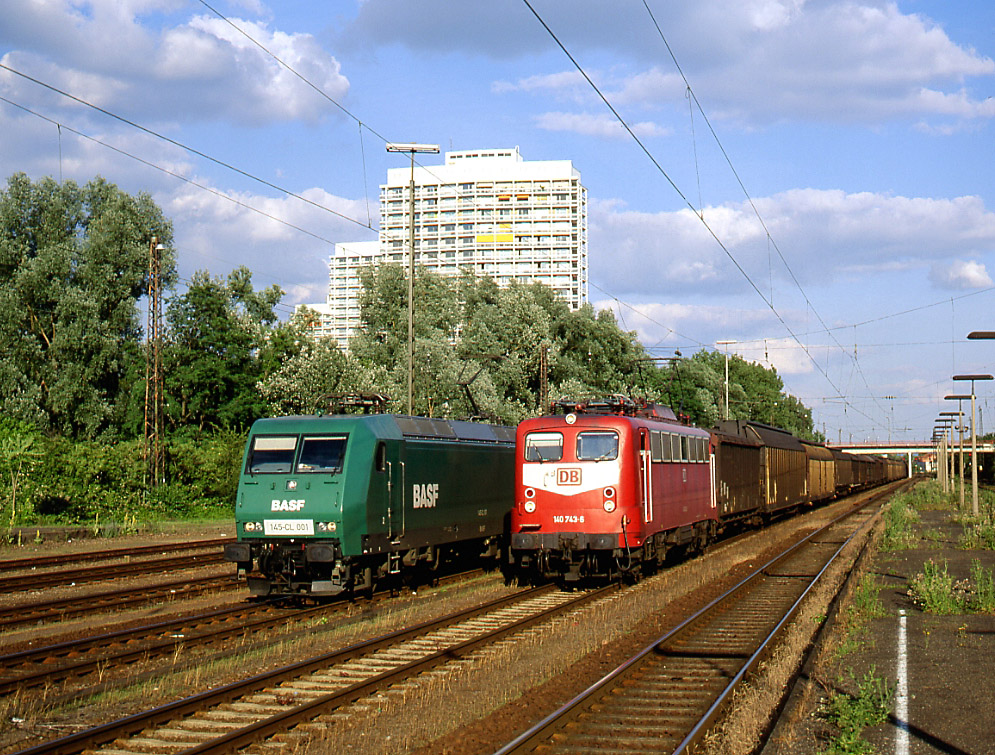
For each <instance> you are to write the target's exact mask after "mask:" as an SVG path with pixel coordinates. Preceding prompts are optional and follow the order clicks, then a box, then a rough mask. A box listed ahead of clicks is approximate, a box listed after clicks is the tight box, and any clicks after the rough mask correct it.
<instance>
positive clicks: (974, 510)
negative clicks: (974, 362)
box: [953, 331, 992, 517]
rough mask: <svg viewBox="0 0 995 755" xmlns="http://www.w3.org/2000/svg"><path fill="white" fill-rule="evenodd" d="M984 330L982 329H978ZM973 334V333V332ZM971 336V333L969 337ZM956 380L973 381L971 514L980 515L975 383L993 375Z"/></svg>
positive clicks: (955, 378) (960, 376)
mask: <svg viewBox="0 0 995 755" xmlns="http://www.w3.org/2000/svg"><path fill="white" fill-rule="evenodd" d="M976 332H982V331H976ZM971 335H973V334H971ZM970 337H971V336H970V335H969V336H968V338H970ZM953 379H954V380H965V381H966V380H970V381H971V515H972V516H974V517H977V516H978V438H977V435H976V434H975V432H974V405H975V398H974V397H975V395H976V394H975V392H974V383H975V381H978V380H991V379H992V376H991V375H954V378H953Z"/></svg>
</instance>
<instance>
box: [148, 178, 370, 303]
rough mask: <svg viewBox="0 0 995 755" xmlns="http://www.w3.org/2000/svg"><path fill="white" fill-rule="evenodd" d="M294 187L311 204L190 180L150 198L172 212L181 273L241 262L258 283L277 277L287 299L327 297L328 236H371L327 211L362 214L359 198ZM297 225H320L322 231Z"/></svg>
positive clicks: (362, 202)
mask: <svg viewBox="0 0 995 755" xmlns="http://www.w3.org/2000/svg"><path fill="white" fill-rule="evenodd" d="M203 183H208V182H206V181H204V182H203ZM300 193H301V196H302V197H304V199H307V200H309V201H310V202H312V203H313V204H308V203H307V202H303V201H301V200H300V199H297V198H295V197H280V198H273V197H266V196H262V195H258V194H251V193H246V192H238V193H237V192H227V195H228V196H230V197H231V198H232V199H235V200H237V202H238V203H236V202H232V201H229V200H228V199H226V198H224V197H222V196H218V195H216V194H212V193H209V192H206V191H203V190H201V189H197V188H196V187H193V186H190V185H189V184H184V185H183V186H181V187H179V188H175V189H174V190H173V191H171V192H169V193H163V194H161V195H157V196H156V200H157V201H158V202H160V203H161V205H162V207H163V209H164V211H165V212H166V214H167V215H168V216H169V217H170V218H171V219H172V220H173V224H174V227H175V229H176V248H177V251H178V258H179V260H180V263H181V268H183V269H184V271H185V272H186V274H189V273H190V272H192V271H193V270H198V269H209V270H211V271H212V272H216V273H221V272H227V271H229V270H231V269H232V268H234V267H236V266H238V265H245V266H246V267H248V268H249V269H251V270H252V271H253V272H254V273H256V274H257V276H258V278H259V281H261V283H260V285H269V284H270V283H277V284H279V285H280V286H281V287H282V288H283V289H284V290H285V291H286V292H287V294H288V295H287V298H286V299H285V303H287V304H291V305H292V304H298V303H306V302H313V301H323V300H324V299H325V296H326V294H327V293H328V270H327V266H326V264H327V260H328V258H329V257H330V256H331V254H332V245H331V243H329V242H339V241H342V240H344V239H368V238H374V234H373V232H372V231H369V230H367V229H364V228H362V227H361V226H359V225H358V224H356V223H353V222H350V221H349V220H346V219H344V218H342V217H339V216H338V215H335V214H333V213H330V212H328V210H329V209H330V210H334V211H335V212H336V213H340V214H341V215H344V216H346V217H350V218H361V217H365V212H366V209H365V208H366V204H365V200H352V199H347V198H344V197H337V196H334V195H332V194H329V193H328V192H326V191H324V190H323V189H319V188H311V189H307V190H305V191H302V192H300ZM250 208H253V209H250ZM323 208H328V209H323ZM257 211H258V212H257ZM268 216H271V217H268ZM280 221H283V222H282V223H281V222H280ZM293 226H297V228H294V227H293ZM298 229H305V230H307V231H311V232H312V233H314V232H315V230H316V229H320V230H321V238H315V237H314V236H311V235H308V234H306V233H302V232H301V231H300V230H298Z"/></svg>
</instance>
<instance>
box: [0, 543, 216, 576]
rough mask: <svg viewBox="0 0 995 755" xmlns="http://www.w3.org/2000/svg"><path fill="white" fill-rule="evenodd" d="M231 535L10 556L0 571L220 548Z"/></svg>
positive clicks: (2, 561)
mask: <svg viewBox="0 0 995 755" xmlns="http://www.w3.org/2000/svg"><path fill="white" fill-rule="evenodd" d="M234 541H235V538H232V537H217V538H213V539H210V540H193V541H189V542H185V543H169V544H163V545H136V546H133V547H131V548H111V549H108V550H102V551H80V552H78V553H60V554H58V555H53V556H31V557H30V558H11V559H3V560H0V572H6V571H25V570H28V569H38V568H40V567H46V566H70V565H72V564H81V563H86V562H88V561H109V560H111V559H115V558H127V557H131V556H144V555H148V554H157V553H177V552H183V551H193V550H205V549H207V548H222V547H224V545H225V544H226V543H231V542H234Z"/></svg>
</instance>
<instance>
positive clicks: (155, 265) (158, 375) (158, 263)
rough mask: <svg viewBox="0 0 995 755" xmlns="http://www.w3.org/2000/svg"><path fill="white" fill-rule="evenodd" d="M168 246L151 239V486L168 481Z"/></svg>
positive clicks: (147, 433)
mask: <svg viewBox="0 0 995 755" xmlns="http://www.w3.org/2000/svg"><path fill="white" fill-rule="evenodd" d="M165 248H166V247H165V246H164V245H163V244H161V243H159V239H158V238H157V237H156V236H153V237H152V239H151V241H150V242H149V286H148V298H149V318H148V328H147V330H146V336H147V339H146V340H147V343H146V349H145V474H146V486H147V487H148V488H149V489H151V488H155V487H157V486H158V485H159V484H160V483H162V482H164V481H165V476H166V454H165V451H164V449H163V442H162V429H163V423H164V419H165V418H164V416H163V379H162V353H161V347H162V286H161V272H162V257H161V253H162V250H163V249H165Z"/></svg>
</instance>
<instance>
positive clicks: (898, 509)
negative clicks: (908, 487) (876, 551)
mask: <svg viewBox="0 0 995 755" xmlns="http://www.w3.org/2000/svg"><path fill="white" fill-rule="evenodd" d="M916 490H918V488H916ZM916 490H914V491H912V493H906V494H904V495H896V496H894V497H893V498H892V499H891V502H890V503H889V504H888V506H887V508H885V510H884V532H883V533H882V535H881V543H880V546H879V547H880V549H881V550H883V551H899V550H907V549H909V548H912V547H913V545H914V544H915V542H916V540H917V539H918V538H917V537H916V535H915V534H914V533H913V531H912V525H913V524H916V523H917V522H918V521H919V512H918V511H916V508H915V502H916V495H915V494H916Z"/></svg>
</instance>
